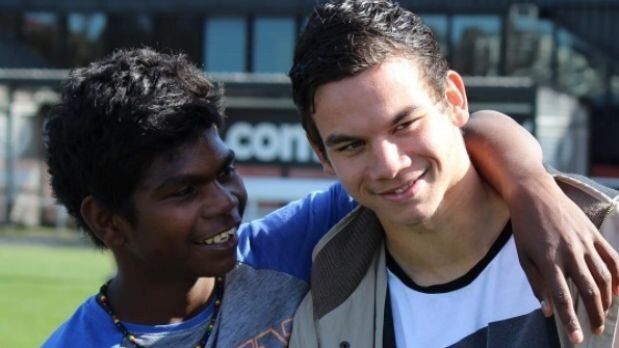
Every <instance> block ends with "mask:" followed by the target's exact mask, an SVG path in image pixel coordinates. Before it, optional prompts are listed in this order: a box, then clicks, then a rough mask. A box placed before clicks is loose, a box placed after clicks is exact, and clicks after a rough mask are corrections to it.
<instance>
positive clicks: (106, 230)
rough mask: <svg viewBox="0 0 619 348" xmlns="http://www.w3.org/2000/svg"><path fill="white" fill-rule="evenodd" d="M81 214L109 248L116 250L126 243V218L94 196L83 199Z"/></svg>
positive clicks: (93, 231)
mask: <svg viewBox="0 0 619 348" xmlns="http://www.w3.org/2000/svg"><path fill="white" fill-rule="evenodd" d="M80 214H81V215H82V218H83V219H84V221H85V222H86V224H87V225H88V227H89V228H90V230H91V231H92V233H94V235H95V236H97V238H99V240H100V241H102V242H103V244H105V245H106V246H107V247H108V248H110V249H112V250H114V249H117V248H119V247H120V246H122V245H123V244H125V243H126V237H125V231H126V226H127V222H126V220H125V219H124V218H122V217H121V216H119V215H118V214H116V213H113V212H111V211H109V210H108V209H107V208H105V207H103V206H102V205H101V204H100V203H99V202H97V200H96V199H95V198H94V197H93V196H87V197H86V198H84V199H83V200H82V204H81V205H80Z"/></svg>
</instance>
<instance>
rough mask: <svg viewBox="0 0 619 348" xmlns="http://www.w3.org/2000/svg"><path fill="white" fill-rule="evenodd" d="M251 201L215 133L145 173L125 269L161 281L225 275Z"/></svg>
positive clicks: (233, 258) (159, 161) (136, 198)
mask: <svg viewBox="0 0 619 348" xmlns="http://www.w3.org/2000/svg"><path fill="white" fill-rule="evenodd" d="M246 199H247V195H246V191H245V188H244V186H243V183H242V181H241V179H240V177H239V176H238V175H237V174H236V172H235V169H234V155H233V153H232V151H231V150H230V149H229V148H228V147H227V146H226V145H225V144H224V143H223V141H222V140H221V138H220V137H219V135H218V133H217V131H216V129H215V128H214V127H211V128H210V129H208V130H207V131H205V132H204V134H203V135H202V136H201V137H200V138H199V139H197V140H196V141H194V142H191V143H188V144H185V145H182V146H181V147H179V148H177V149H175V150H173V151H171V152H170V153H166V154H163V155H161V156H159V157H157V158H155V160H154V162H153V163H152V165H151V166H150V168H149V169H148V170H147V171H146V174H145V177H144V179H143V180H142V181H141V182H140V184H139V185H138V187H137V188H136V190H135V192H134V193H133V195H132V200H131V201H132V203H133V206H134V211H135V219H134V221H133V222H131V223H129V222H127V223H126V224H124V225H125V226H126V229H127V231H126V232H125V238H126V242H125V244H124V245H123V247H122V253H123V260H125V262H124V263H125V264H127V262H129V264H130V265H131V266H130V267H132V268H134V269H137V270H138V271H141V272H144V273H146V274H155V275H157V277H171V278H179V277H181V278H188V279H193V278H195V277H202V276H217V275H223V274H225V273H226V272H227V271H229V270H230V269H232V267H233V266H234V264H235V262H236V246H237V239H236V235H235V232H236V228H237V227H238V225H239V224H240V222H241V216H242V213H243V208H244V205H245V202H246Z"/></svg>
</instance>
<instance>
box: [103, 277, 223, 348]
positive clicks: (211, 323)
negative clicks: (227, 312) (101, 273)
mask: <svg viewBox="0 0 619 348" xmlns="http://www.w3.org/2000/svg"><path fill="white" fill-rule="evenodd" d="M111 281H112V280H109V281H108V282H107V283H105V284H103V285H101V289H99V294H98V295H97V302H98V303H99V305H101V307H103V309H104V310H105V311H106V312H107V314H108V315H109V316H110V318H111V319H112V322H113V323H114V326H116V328H117V329H118V330H119V331H120V332H121V333H122V335H123V337H125V338H126V339H127V340H128V341H129V342H131V344H133V346H134V347H135V348H144V347H143V346H142V345H140V344H139V343H138V342H137V339H136V338H135V335H134V334H132V333H131V332H130V331H129V330H128V329H127V327H126V326H125V325H123V323H122V322H121V321H120V319H118V317H117V316H116V314H114V311H113V310H112V305H111V304H110V302H109V300H108V295H107V287H108V285H109V284H110V282H111ZM223 293H224V286H223V278H222V277H216V278H215V286H214V288H213V300H214V306H213V314H212V315H211V318H210V319H209V320H208V324H207V325H206V331H205V332H204V335H202V338H201V339H200V341H199V342H198V344H197V345H196V348H204V347H206V341H208V338H209V336H210V335H211V332H212V331H213V328H214V327H215V321H216V320H217V315H218V314H219V308H220V307H221V300H222V298H223Z"/></svg>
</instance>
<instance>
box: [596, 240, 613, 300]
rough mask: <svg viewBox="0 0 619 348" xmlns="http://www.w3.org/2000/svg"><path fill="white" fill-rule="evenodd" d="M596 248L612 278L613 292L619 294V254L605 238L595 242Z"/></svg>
mask: <svg viewBox="0 0 619 348" xmlns="http://www.w3.org/2000/svg"><path fill="white" fill-rule="evenodd" d="M595 249H596V251H597V252H598V254H599V255H600V257H601V258H602V261H603V262H604V265H605V266H606V267H605V268H606V270H607V271H608V273H607V274H608V275H609V276H610V277H611V278H612V293H613V294H614V295H615V296H619V255H618V254H617V251H616V250H615V249H614V248H613V247H612V246H611V245H610V243H608V241H606V239H604V238H599V239H598V240H597V241H596V242H595Z"/></svg>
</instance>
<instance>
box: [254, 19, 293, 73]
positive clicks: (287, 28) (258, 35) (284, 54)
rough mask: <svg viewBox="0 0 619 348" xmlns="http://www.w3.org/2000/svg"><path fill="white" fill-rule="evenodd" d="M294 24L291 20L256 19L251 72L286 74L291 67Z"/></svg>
mask: <svg viewBox="0 0 619 348" xmlns="http://www.w3.org/2000/svg"><path fill="white" fill-rule="evenodd" d="M295 35H296V23H295V21H294V19H292V18H269V17H262V18H257V19H256V20H255V22H254V52H253V53H254V54H253V71H254V72H258V73H275V72H281V73H287V72H288V70H290V66H291V65H292V54H293V50H294V41H295Z"/></svg>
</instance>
